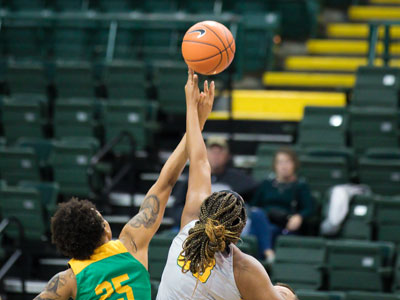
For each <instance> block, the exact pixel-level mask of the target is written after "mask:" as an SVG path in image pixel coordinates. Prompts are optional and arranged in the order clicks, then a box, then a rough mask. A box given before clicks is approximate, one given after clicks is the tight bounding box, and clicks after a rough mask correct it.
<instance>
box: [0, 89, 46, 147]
mask: <svg viewBox="0 0 400 300" xmlns="http://www.w3.org/2000/svg"><path fill="white" fill-rule="evenodd" d="M2 119H3V126H4V133H5V136H6V138H7V140H9V141H11V142H13V141H15V140H16V139H18V138H19V137H22V136H25V137H44V136H45V131H44V130H45V126H46V124H47V100H46V98H45V97H43V96H40V95H23V96H20V97H17V96H13V97H12V98H4V99H3V115H2Z"/></svg>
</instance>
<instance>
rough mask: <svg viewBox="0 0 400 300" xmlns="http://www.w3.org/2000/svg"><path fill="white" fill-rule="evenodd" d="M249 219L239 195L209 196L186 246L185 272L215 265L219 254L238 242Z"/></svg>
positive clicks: (182, 254) (223, 192) (185, 243)
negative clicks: (215, 257)
mask: <svg viewBox="0 0 400 300" xmlns="http://www.w3.org/2000/svg"><path fill="white" fill-rule="evenodd" d="M246 220H247V215H246V209H245V205H244V201H243V198H242V197H241V196H240V195H239V194H237V193H235V192H232V191H221V192H217V193H213V194H211V195H210V196H209V197H207V199H206V200H204V202H203V203H202V205H201V207H200V216H199V220H198V221H197V222H196V223H195V226H194V227H193V228H191V229H190V230H189V236H188V237H187V238H186V240H185V242H184V243H183V250H182V252H181V256H182V258H181V261H183V266H182V272H184V273H186V272H188V271H189V270H190V272H192V274H196V273H199V274H201V273H203V272H204V271H205V270H206V268H207V267H208V266H210V265H211V264H212V263H213V262H214V256H215V253H216V252H221V251H224V250H225V249H226V248H227V247H228V246H229V244H230V243H234V244H235V243H237V241H238V240H239V238H240V234H241V233H242V230H243V228H244V226H245V225H246ZM188 263H189V268H188V269H187V268H185V266H186V264H188Z"/></svg>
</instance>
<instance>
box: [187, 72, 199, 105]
mask: <svg viewBox="0 0 400 300" xmlns="http://www.w3.org/2000/svg"><path fill="white" fill-rule="evenodd" d="M198 84H199V77H198V76H197V74H194V71H193V70H192V69H190V68H189V70H188V80H187V82H186V85H185V95H186V105H187V106H188V107H189V106H194V107H197V103H198V101H199V99H200V90H199V85H198Z"/></svg>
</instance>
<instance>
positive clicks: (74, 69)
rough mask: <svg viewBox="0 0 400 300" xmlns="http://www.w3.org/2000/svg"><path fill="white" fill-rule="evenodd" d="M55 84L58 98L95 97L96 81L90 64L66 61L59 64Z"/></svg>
mask: <svg viewBox="0 0 400 300" xmlns="http://www.w3.org/2000/svg"><path fill="white" fill-rule="evenodd" d="M54 83H55V86H56V89H57V94H58V97H62V98H71V97H85V98H93V97H94V96H95V81H94V76H93V73H92V68H91V66H90V64H89V63H84V62H66V61H64V62H59V63H57V64H56V70H55V82H54Z"/></svg>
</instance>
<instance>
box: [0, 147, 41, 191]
mask: <svg viewBox="0 0 400 300" xmlns="http://www.w3.org/2000/svg"><path fill="white" fill-rule="evenodd" d="M0 174H1V178H3V179H4V180H6V181H7V182H8V184H10V185H15V184H17V183H18V182H19V181H22V180H31V181H40V180H41V176H40V169H39V159H38V156H37V154H36V153H35V150H34V149H32V148H22V147H4V148H0Z"/></svg>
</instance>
